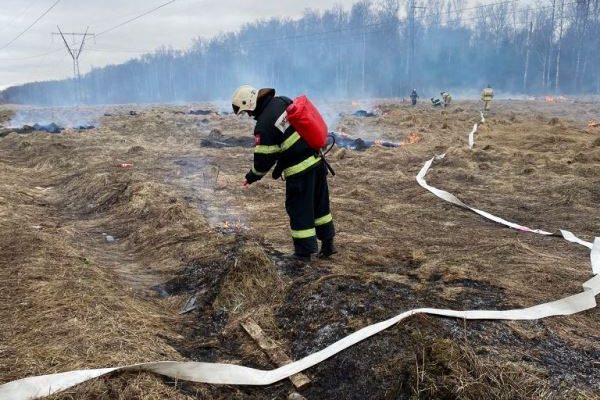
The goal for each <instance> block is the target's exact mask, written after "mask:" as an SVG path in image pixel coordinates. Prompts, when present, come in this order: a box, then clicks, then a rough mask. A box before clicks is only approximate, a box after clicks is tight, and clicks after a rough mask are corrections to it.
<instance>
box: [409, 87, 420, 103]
mask: <svg viewBox="0 0 600 400" xmlns="http://www.w3.org/2000/svg"><path fill="white" fill-rule="evenodd" d="M418 98H419V95H418V93H417V89H413V91H412V92H411V94H410V101H411V102H412V105H413V106H416V105H417V99H418Z"/></svg>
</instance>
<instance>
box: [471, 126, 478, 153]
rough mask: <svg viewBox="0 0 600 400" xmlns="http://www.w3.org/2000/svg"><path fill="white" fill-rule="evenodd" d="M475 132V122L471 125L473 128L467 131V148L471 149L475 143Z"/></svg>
mask: <svg viewBox="0 0 600 400" xmlns="http://www.w3.org/2000/svg"><path fill="white" fill-rule="evenodd" d="M476 133H477V124H475V125H473V130H472V131H471V133H469V149H471V150H472V149H473V146H474V145H475V134H476Z"/></svg>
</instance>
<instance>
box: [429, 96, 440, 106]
mask: <svg viewBox="0 0 600 400" xmlns="http://www.w3.org/2000/svg"><path fill="white" fill-rule="evenodd" d="M431 104H432V105H433V106H434V107H441V106H442V101H441V100H440V99H438V98H436V97H432V98H431Z"/></svg>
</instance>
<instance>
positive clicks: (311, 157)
mask: <svg viewBox="0 0 600 400" xmlns="http://www.w3.org/2000/svg"><path fill="white" fill-rule="evenodd" d="M290 104H292V100H290V99H289V98H287V97H283V96H277V97H275V96H274V94H271V95H268V96H266V97H265V98H263V99H261V100H260V101H259V102H258V104H257V106H256V110H255V111H254V113H253V116H254V118H255V119H256V126H255V128H254V138H255V143H256V146H255V148H254V165H253V166H252V169H251V170H250V172H248V174H246V179H247V180H248V183H253V182H256V181H258V180H259V179H261V178H262V177H263V176H265V175H266V174H267V173H268V172H269V171H270V170H271V168H272V167H273V165H275V164H277V165H276V166H275V169H274V170H273V174H272V176H273V179H278V178H280V177H281V176H283V177H284V178H289V177H292V176H296V175H299V174H302V173H303V172H305V171H308V170H309V169H311V168H313V167H314V166H316V165H317V164H318V163H319V162H320V161H321V158H320V157H319V155H318V153H317V152H316V151H314V150H313V149H311V148H310V147H309V146H308V144H306V142H305V141H304V140H303V139H302V138H301V137H300V135H299V134H298V133H297V132H296V130H295V129H294V127H292V126H291V125H290V124H289V123H288V121H287V113H286V108H287V107H288V106H289V105H290Z"/></svg>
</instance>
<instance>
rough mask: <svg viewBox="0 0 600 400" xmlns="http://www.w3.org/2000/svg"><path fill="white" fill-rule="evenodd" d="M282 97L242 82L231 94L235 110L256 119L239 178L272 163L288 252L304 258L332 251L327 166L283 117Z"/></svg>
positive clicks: (253, 177)
mask: <svg viewBox="0 0 600 400" xmlns="http://www.w3.org/2000/svg"><path fill="white" fill-rule="evenodd" d="M291 103H292V100H290V99H289V98H287V97H283V96H275V89H269V88H266V89H260V90H258V89H256V88H254V87H252V86H248V85H244V86H241V87H239V88H238V89H237V90H236V91H235V93H234V94H233V99H232V106H233V112H234V113H235V114H236V115H240V114H241V113H244V112H246V113H248V114H249V115H250V116H251V117H253V118H254V119H255V120H256V126H255V128H254V141H255V149H254V164H253V166H252V168H251V169H250V171H249V172H248V173H247V174H246V177H245V179H244V183H243V185H244V187H247V186H248V185H251V184H252V183H254V182H256V181H259V180H260V179H261V178H262V177H263V176H265V175H266V174H267V173H268V172H269V171H270V170H271V168H272V167H273V166H275V168H274V169H273V173H272V177H273V179H278V178H280V177H283V179H285V187H286V194H285V208H286V211H287V213H288V215H289V219H290V227H291V234H292V239H293V242H294V255H293V256H292V258H294V259H299V260H302V261H310V260H311V259H312V257H313V256H314V255H316V254H317V252H318V245H317V238H318V239H319V240H320V241H321V250H320V252H319V253H318V256H319V258H328V257H330V256H331V255H333V254H335V253H337V251H336V248H335V246H334V240H333V239H334V236H335V229H334V226H333V217H332V216H331V209H330V205H329V189H328V186H327V174H328V171H327V167H326V165H325V163H324V162H323V160H322V159H321V156H320V154H319V153H318V152H317V151H315V150H313V149H311V148H310V147H309V146H308V144H307V143H306V142H305V141H304V140H303V139H302V138H301V137H300V135H299V134H298V132H296V130H295V129H294V127H293V126H291V125H290V124H289V123H288V122H287V112H286V109H287V107H288V106H289V105H290V104H291Z"/></svg>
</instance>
